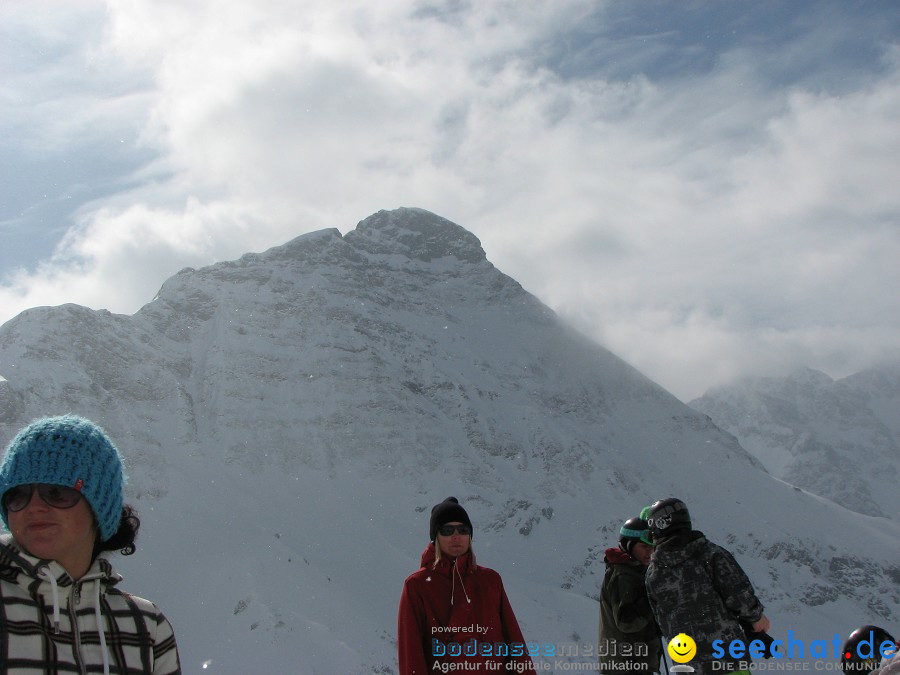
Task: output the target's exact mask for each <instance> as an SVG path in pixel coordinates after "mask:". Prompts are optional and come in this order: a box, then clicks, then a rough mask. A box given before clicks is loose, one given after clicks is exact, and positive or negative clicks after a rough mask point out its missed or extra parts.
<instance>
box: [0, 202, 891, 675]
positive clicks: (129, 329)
mask: <svg viewBox="0 0 900 675" xmlns="http://www.w3.org/2000/svg"><path fill="white" fill-rule="evenodd" d="M0 375H2V376H3V377H4V378H6V381H3V382H0V444H5V442H7V441H8V440H9V439H10V438H12V436H13V435H14V434H15V433H16V432H17V431H18V429H19V428H21V426H23V425H24V424H25V423H27V422H28V421H30V420H31V419H33V418H34V417H37V416H39V415H44V414H52V413H63V412H74V413H79V414H82V415H84V416H86V417H88V418H91V419H94V420H96V421H97V422H98V423H100V424H102V425H103V426H104V427H105V428H106V429H107V430H108V431H109V432H110V434H111V436H112V438H113V439H114V440H115V441H116V444H117V446H118V447H119V448H120V449H121V450H122V452H123V454H124V456H125V458H126V463H127V470H128V474H129V476H130V482H129V487H128V493H127V496H128V499H129V501H130V502H132V503H133V504H134V505H135V506H136V507H137V509H138V511H139V512H140V513H141V515H142V518H143V525H142V530H141V533H142V539H141V541H140V550H139V554H138V555H136V556H133V557H131V558H128V559H122V560H121V561H117V563H119V565H120V567H122V568H123V572H125V575H126V581H127V585H126V588H127V589H128V590H129V591H132V592H135V593H137V594H139V595H146V596H147V597H149V598H151V599H153V600H154V601H156V602H158V603H159V604H160V606H161V607H163V608H164V610H165V611H166V613H167V615H168V616H169V618H170V619H172V621H173V623H174V625H175V627H176V631H177V632H178V633H179V641H180V643H181V649H182V659H183V661H182V666H183V667H184V670H185V672H201V671H205V672H219V673H246V672H253V673H283V672H298V673H303V674H305V675H309V674H310V673H312V674H324V675H330V674H332V673H334V674H338V673H340V675H361V674H363V673H365V674H366V675H371V673H384V674H385V675H388V674H390V673H395V672H396V655H395V652H396V643H395V633H394V626H396V609H397V600H398V595H399V592H400V588H401V586H402V583H403V579H404V578H405V577H406V575H408V574H409V573H410V572H411V571H413V570H414V569H416V567H417V566H418V562H419V555H420V553H421V551H422V549H423V548H424V546H425V544H426V542H427V536H428V534H427V533H428V511H429V509H430V508H431V506H432V505H434V504H435V503H437V502H438V501H440V500H441V499H443V498H444V497H446V495H448V494H455V495H457V496H458V497H459V498H460V499H461V501H462V503H463V505H464V506H465V508H466V509H467V511H468V513H469V515H470V516H471V518H472V521H473V523H475V526H476V529H477V530H478V536H477V538H476V541H477V542H478V544H477V547H478V559H479V562H480V563H483V564H485V565H488V566H491V567H496V568H499V570H500V571H501V573H503V575H504V585H505V588H506V589H507V591H508V593H509V595H510V598H511V599H512V602H513V605H514V606H515V607H516V612H517V614H518V616H519V618H520V622H521V623H522V626H523V630H524V631H525V634H526V637H528V638H529V639H533V640H535V641H537V642H540V643H564V642H582V641H590V640H591V637H590V636H592V635H596V630H597V606H596V602H595V598H596V594H597V590H598V586H599V584H600V582H601V580H602V578H603V572H604V570H603V551H604V550H605V548H606V547H608V546H610V545H613V546H614V545H615V543H616V541H617V537H618V534H617V533H618V529H619V527H620V525H621V523H622V522H623V521H624V520H625V519H626V518H629V517H631V516H633V515H635V514H636V513H638V512H639V510H640V508H641V507H643V506H645V505H646V504H648V503H651V502H652V501H654V500H655V499H657V498H660V497H663V496H668V495H671V494H678V495H681V496H682V497H684V498H685V499H687V500H688V502H689V506H690V509H691V514H692V516H693V517H694V519H695V521H696V524H697V526H698V527H699V528H702V529H703V530H704V531H706V532H708V533H709V534H710V535H711V537H712V538H713V539H714V540H720V541H723V543H724V544H726V545H728V546H729V548H731V549H732V550H733V551H734V552H735V554H736V555H738V556H739V558H740V559H741V562H742V565H743V566H744V567H745V569H746V570H747V571H748V573H749V574H750V576H751V578H753V579H754V581H755V582H756V583H757V584H758V587H759V590H760V594H761V596H762V599H763V601H764V603H765V604H766V605H767V612H769V613H770V616H778V615H781V617H783V618H782V623H781V624H780V628H779V636H780V637H782V636H784V632H785V630H786V629H787V628H792V629H794V630H796V631H797V632H798V635H804V636H810V635H813V634H818V635H819V636H821V635H822V634H827V633H829V632H834V631H835V630H839V631H841V632H844V631H845V629H849V628H851V627H855V626H856V625H861V624H863V623H872V622H875V623H880V622H882V621H885V622H888V624H889V625H891V624H893V623H895V622H896V620H897V619H898V611H897V601H896V587H897V585H896V579H897V578H898V575H900V568H898V566H897V562H896V561H897V559H898V556H897V555H896V553H895V552H896V542H897V541H900V525H898V523H897V522H895V521H893V520H889V519H885V518H872V517H868V516H862V515H859V514H858V513H852V512H850V511H848V510H846V509H844V508H842V507H840V506H837V505H836V504H834V503H832V502H830V501H828V500H827V499H822V498H819V497H815V496H813V495H810V494H808V493H807V492H804V491H802V490H800V489H798V488H794V487H793V486H791V485H788V484H786V483H784V482H782V481H779V480H777V479H775V478H773V477H772V476H771V475H769V474H768V473H766V472H765V471H763V470H762V469H761V466H760V464H759V462H757V461H756V460H754V459H753V458H752V457H751V456H750V455H749V454H748V453H747V452H746V450H744V448H742V447H741V446H740V445H739V443H738V442H737V440H736V439H735V438H734V436H732V435H731V434H728V433H725V432H724V431H722V430H721V429H720V428H719V427H717V426H715V425H714V424H713V423H712V421H711V420H710V419H709V417H707V416H706V415H704V414H701V413H699V412H697V411H695V410H692V409H690V408H688V407H687V406H686V405H684V404H683V403H681V402H680V401H678V400H677V399H675V398H674V397H673V396H671V395H670V394H669V393H668V392H666V391H665V390H663V389H662V388H661V387H659V386H658V385H656V384H655V383H653V382H652V381H650V380H649V379H648V378H646V377H645V376H643V375H642V374H640V373H639V372H637V371H636V370H635V369H634V368H633V367H631V366H629V365H628V364H627V363H625V362H624V361H622V360H621V359H619V358H618V357H616V356H615V355H614V354H611V353H610V352H609V351H608V350H606V349H604V348H602V347H601V346H599V345H597V344H595V343H593V342H591V341H590V340H588V339H587V338H585V337H584V336H582V335H579V334H577V333H576V332H575V331H574V330H572V329H571V328H570V327H568V326H566V325H565V324H563V323H562V322H561V321H560V320H559V318H558V317H557V316H556V315H555V314H554V313H553V312H552V311H551V310H550V309H549V308H547V307H546V306H545V305H543V304H542V303H541V302H540V301H539V300H538V299H537V298H535V297H534V296H532V295H530V294H528V293H527V292H526V291H524V290H523V289H522V287H521V286H520V285H519V284H518V283H516V282H515V281H514V280H513V279H511V278H509V277H508V276H506V275H504V274H503V273H502V272H500V271H499V270H497V269H496V268H495V267H494V266H493V265H492V264H491V263H490V262H488V261H487V258H486V257H485V254H484V251H483V250H482V248H481V245H480V243H479V242H478V239H477V238H476V237H475V236H474V235H473V234H471V233H469V232H467V231H466V230H465V229H463V228H462V227H460V226H458V225H455V224H453V223H451V222H450V221H448V220H446V219H444V218H440V217H438V216H436V215H434V214H432V213H429V212H427V211H423V210H421V209H398V210H395V211H382V212H379V213H376V214H374V215H373V216H371V217H369V218H367V219H365V220H364V221H362V222H361V223H359V225H358V226H357V228H356V230H354V231H352V232H349V233H348V234H346V235H345V236H343V237H342V236H341V235H340V233H339V231H338V230H337V229H327V230H322V231H320V232H313V233H310V234H306V235H303V236H300V237H297V238H295V239H293V240H292V241H289V242H287V243H286V244H284V245H282V246H277V247H275V248H272V249H269V250H268V251H265V252H262V253H254V254H248V255H245V256H243V257H241V258H240V259H238V260H233V261H226V262H220V263H217V264H215V265H210V266H208V267H204V268H201V269H196V270H195V269H185V270H182V271H181V272H179V273H178V274H177V275H175V276H174V277H172V278H170V279H169V280H168V281H166V282H165V283H164V284H163V286H162V289H161V290H160V292H159V294H158V296H157V298H156V299H154V300H153V301H151V302H149V303H148V304H146V305H145V306H144V307H143V308H141V310H140V311H138V312H137V313H136V314H134V315H133V316H122V315H115V314H110V313H109V312H95V311H92V310H88V309H85V308H80V307H76V306H71V305H70V306H63V307H51V308H42V309H40V310H34V311H28V312H23V313H22V314H20V315H19V316H18V317H16V318H15V319H13V320H12V321H10V322H7V323H6V324H4V325H3V326H0ZM885 456H887V455H885ZM872 551H879V552H881V553H884V554H883V555H882V554H881V553H879V556H878V557H877V558H876V559H873V558H872V553H871V552H872ZM173 552H174V554H173ZM848 569H849V570H854V573H853V574H849V573H847V570H848ZM892 594H893V595H892ZM891 598H894V599H893V600H891ZM770 608H771V611H770ZM208 664H211V665H210V668H209V670H206V666H207V665H208Z"/></svg>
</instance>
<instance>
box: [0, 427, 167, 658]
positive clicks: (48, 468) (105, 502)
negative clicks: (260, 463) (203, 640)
mask: <svg viewBox="0 0 900 675" xmlns="http://www.w3.org/2000/svg"><path fill="white" fill-rule="evenodd" d="M124 486H125V476H124V473H123V471H122V459H121V456H120V455H119V451H118V450H117V449H116V446H115V445H113V443H112V441H110V439H109V437H108V436H107V435H106V432H104V431H103V429H101V428H100V427H98V426H97V425H96V424H94V423H93V422H91V421H89V420H86V419H84V418H82V417H77V416H75V415H65V416H62V417H48V418H43V419H39V420H36V421H34V422H32V423H31V424H30V425H28V426H27V427H25V428H24V429H22V431H20V432H19V434H18V435H17V436H16V437H15V438H14V439H13V440H12V441H11V442H10V444H9V446H8V447H7V449H6V454H5V455H4V457H3V462H2V464H0V517H2V519H3V523H4V524H5V525H6V526H7V528H8V529H9V531H10V534H8V535H3V536H0V634H2V642H3V645H4V651H3V653H2V659H0V661H2V664H3V667H4V669H6V670H17V669H22V670H35V671H43V672H59V671H62V670H73V671H74V672H86V671H95V670H100V669H101V668H102V672H104V673H109V672H143V673H154V674H160V675H161V674H168V673H180V672H181V671H180V666H179V661H178V649H177V647H176V645H175V636H174V633H173V631H172V626H171V624H169V622H168V620H167V619H166V617H165V616H163V614H162V612H160V610H159V608H158V607H156V605H154V604H153V603H151V602H149V601H147V600H144V599H142V598H138V597H136V596H133V595H130V594H128V593H125V592H123V591H121V590H119V589H118V588H117V587H116V584H118V583H119V581H121V579H122V577H121V576H119V575H118V574H117V573H116V572H115V571H114V570H113V569H112V567H111V565H110V563H109V561H108V560H107V559H106V558H105V557H101V556H100V554H101V553H104V552H108V551H119V552H121V553H122V554H123V555H131V554H132V553H134V551H135V549H136V547H135V538H136V535H137V531H138V528H139V527H140V520H138V517H137V514H136V513H135V512H134V510H133V509H132V508H131V507H130V506H128V505H127V504H124Z"/></svg>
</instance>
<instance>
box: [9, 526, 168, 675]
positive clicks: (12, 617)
mask: <svg viewBox="0 0 900 675" xmlns="http://www.w3.org/2000/svg"><path fill="white" fill-rule="evenodd" d="M121 579H122V577H121V576H119V575H118V574H117V573H116V572H115V571H114V570H113V569H112V567H111V566H110V564H109V561H107V560H106V559H105V558H98V559H97V560H95V561H94V564H93V565H92V566H91V569H90V570H88V573H87V574H86V575H84V576H83V577H82V578H81V579H79V580H78V581H77V582H76V581H73V580H72V579H71V577H69V575H68V574H67V573H66V571H65V570H64V569H63V568H62V566H60V565H59V564H58V563H56V562H54V561H49V562H48V561H46V560H39V559H37V558H33V557H32V556H29V555H28V554H26V553H24V552H23V551H22V550H21V549H20V548H19V547H18V546H17V545H16V543H15V541H14V540H13V539H12V537H11V536H10V535H4V536H2V537H0V672H4V673H7V672H15V673H22V674H25V673H103V672H109V673H152V674H154V675H169V674H171V673H180V672H181V668H180V665H179V661H178V649H177V647H176V645H175V635H174V634H173V632H172V626H171V625H170V624H169V621H168V620H167V619H166V617H165V616H163V614H162V612H161V611H160V610H159V608H158V607H157V606H156V605H154V604H153V603H152V602H149V601H147V600H144V599H143V598H138V597H136V596H133V595H129V594H128V593H125V592H123V591H120V590H119V589H117V588H116V587H115V585H116V584H117V583H118V582H119V581H121ZM98 625H100V627H101V630H98Z"/></svg>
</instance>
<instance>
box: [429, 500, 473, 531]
mask: <svg viewBox="0 0 900 675" xmlns="http://www.w3.org/2000/svg"><path fill="white" fill-rule="evenodd" d="M447 523H462V524H463V525H468V526H469V529H470V530H472V529H474V528H472V521H471V520H469V514H468V513H466V510H465V509H464V508H463V507H461V506H460V505H459V500H458V499H457V498H456V497H447V499H445V500H444V501H442V502H441V503H440V504H435V505H434V506H433V507H432V509H431V525H430V529H429V533H430V534H431V541H434V540H435V538H436V537H437V533H438V530H439V529H441V528H442V527H443V526H444V525H446V524H447Z"/></svg>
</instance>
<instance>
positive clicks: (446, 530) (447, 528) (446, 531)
mask: <svg viewBox="0 0 900 675" xmlns="http://www.w3.org/2000/svg"><path fill="white" fill-rule="evenodd" d="M454 532H459V533H460V534H463V535H465V534H472V528H471V527H469V526H468V525H444V526H443V527H441V528H439V529H438V534H439V535H441V536H442V537H452V536H453V533H454Z"/></svg>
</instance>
